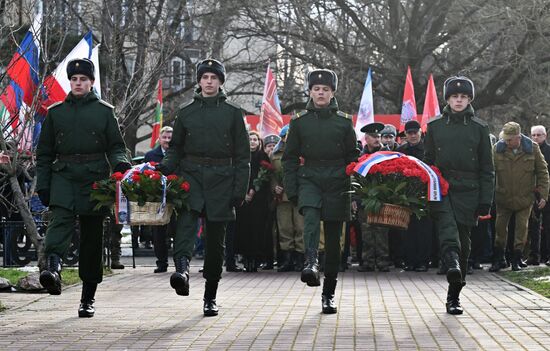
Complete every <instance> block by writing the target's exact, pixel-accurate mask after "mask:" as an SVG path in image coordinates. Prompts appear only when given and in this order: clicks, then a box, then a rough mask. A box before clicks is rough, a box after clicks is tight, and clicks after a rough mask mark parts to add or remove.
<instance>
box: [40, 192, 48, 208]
mask: <svg viewBox="0 0 550 351" xmlns="http://www.w3.org/2000/svg"><path fill="white" fill-rule="evenodd" d="M38 198H39V199H40V202H42V205H44V206H46V207H48V206H50V190H49V189H47V190H39V191H38Z"/></svg>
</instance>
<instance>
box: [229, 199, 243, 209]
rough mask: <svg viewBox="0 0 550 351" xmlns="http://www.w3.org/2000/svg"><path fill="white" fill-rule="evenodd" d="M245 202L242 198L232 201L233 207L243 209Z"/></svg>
mask: <svg viewBox="0 0 550 351" xmlns="http://www.w3.org/2000/svg"><path fill="white" fill-rule="evenodd" d="M243 201H244V199H243V198H240V197H236V198H233V200H231V207H241V205H242V204H243Z"/></svg>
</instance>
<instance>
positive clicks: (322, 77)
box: [307, 69, 338, 91]
mask: <svg viewBox="0 0 550 351" xmlns="http://www.w3.org/2000/svg"><path fill="white" fill-rule="evenodd" d="M316 84H321V85H327V86H329V87H331V88H332V91H336V89H337V88H338V76H337V75H336V73H334V71H331V70H329V69H316V70H315V71H311V72H309V75H308V76H307V86H308V88H309V90H311V88H312V87H313V86H314V85H316Z"/></svg>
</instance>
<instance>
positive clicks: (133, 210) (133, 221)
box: [130, 201, 174, 225]
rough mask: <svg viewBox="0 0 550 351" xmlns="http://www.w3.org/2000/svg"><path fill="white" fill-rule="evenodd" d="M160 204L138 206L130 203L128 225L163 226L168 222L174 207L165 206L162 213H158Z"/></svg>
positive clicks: (149, 203) (170, 205)
mask: <svg viewBox="0 0 550 351" xmlns="http://www.w3.org/2000/svg"><path fill="white" fill-rule="evenodd" d="M160 205H161V203H160V202H146V203H145V205H143V206H139V205H138V203H137V202H133V201H130V225H165V224H168V223H169V222H170V217H172V212H173V211H174V206H173V205H172V204H166V207H165V209H164V212H163V213H158V211H159V208H160Z"/></svg>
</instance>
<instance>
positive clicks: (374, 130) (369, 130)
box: [361, 122, 386, 134]
mask: <svg viewBox="0 0 550 351" xmlns="http://www.w3.org/2000/svg"><path fill="white" fill-rule="evenodd" d="M385 127H386V126H385V125H384V124H383V123H378V122H373V123H369V124H367V125H366V126H364V127H363V128H361V131H362V132H363V133H366V134H380V132H382V131H383V130H384V128H385Z"/></svg>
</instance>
